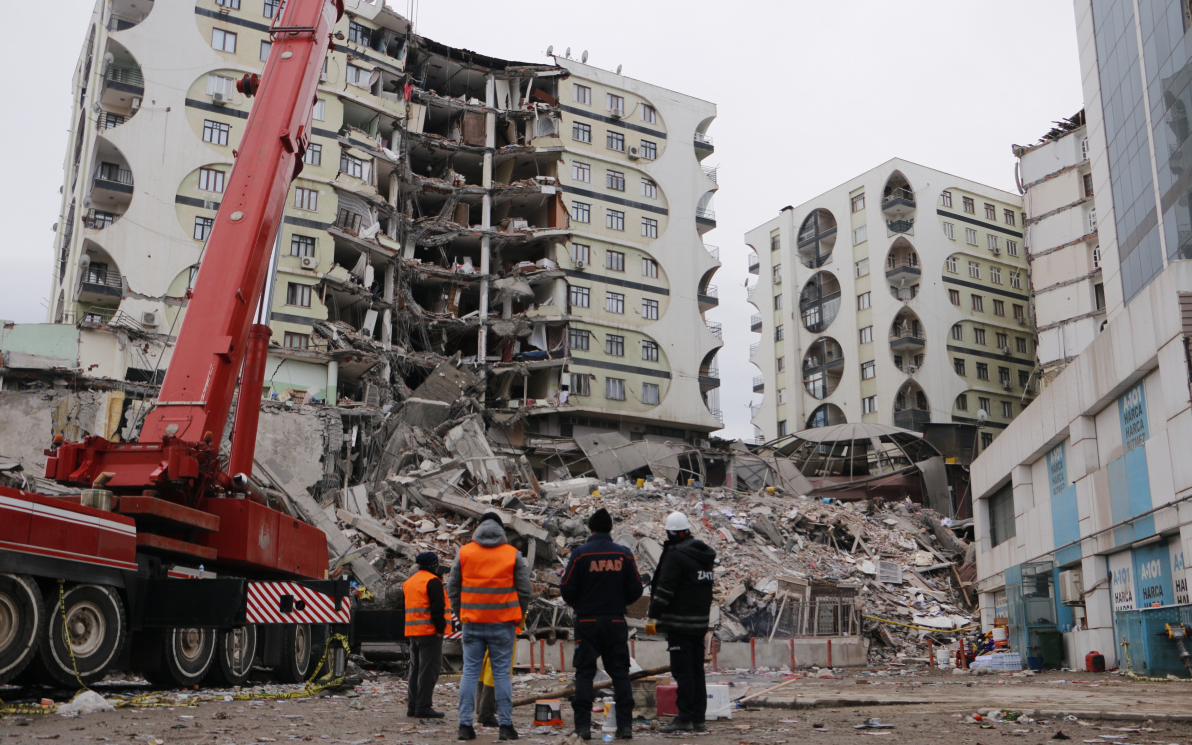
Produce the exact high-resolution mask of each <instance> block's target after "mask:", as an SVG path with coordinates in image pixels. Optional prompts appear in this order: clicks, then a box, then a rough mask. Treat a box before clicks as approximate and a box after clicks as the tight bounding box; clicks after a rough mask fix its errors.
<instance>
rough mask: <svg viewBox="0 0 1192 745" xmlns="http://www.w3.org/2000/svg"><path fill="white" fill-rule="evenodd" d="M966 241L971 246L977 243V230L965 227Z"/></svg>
mask: <svg viewBox="0 0 1192 745" xmlns="http://www.w3.org/2000/svg"><path fill="white" fill-rule="evenodd" d="M964 242H965V243H967V244H969V245H970V246H975V245H977V231H976V230H973V229H972V228H965V229H964Z"/></svg>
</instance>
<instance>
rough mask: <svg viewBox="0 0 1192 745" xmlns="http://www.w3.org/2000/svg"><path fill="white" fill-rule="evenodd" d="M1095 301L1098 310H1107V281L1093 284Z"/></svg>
mask: <svg viewBox="0 0 1192 745" xmlns="http://www.w3.org/2000/svg"><path fill="white" fill-rule="evenodd" d="M1093 302H1094V303H1096V306H1097V310H1105V283H1104V282H1098V283H1097V284H1095V285H1093Z"/></svg>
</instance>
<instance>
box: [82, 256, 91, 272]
mask: <svg viewBox="0 0 1192 745" xmlns="http://www.w3.org/2000/svg"><path fill="white" fill-rule="evenodd" d="M90 264H91V257H90V256H89V255H87V254H83V255H82V256H80V257H79V267H80V268H81V269H86V268H87V267H88V266H89V265H90Z"/></svg>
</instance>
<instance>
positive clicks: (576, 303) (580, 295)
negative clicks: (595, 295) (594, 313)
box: [571, 285, 590, 308]
mask: <svg viewBox="0 0 1192 745" xmlns="http://www.w3.org/2000/svg"><path fill="white" fill-rule="evenodd" d="M589 294H590V290H589V289H588V288H587V287H576V286H575V285H572V286H571V307H573V308H587V307H588V305H589V302H588V296H589Z"/></svg>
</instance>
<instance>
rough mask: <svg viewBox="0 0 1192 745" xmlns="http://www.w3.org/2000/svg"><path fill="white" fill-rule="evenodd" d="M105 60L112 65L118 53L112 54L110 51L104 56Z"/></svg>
mask: <svg viewBox="0 0 1192 745" xmlns="http://www.w3.org/2000/svg"><path fill="white" fill-rule="evenodd" d="M103 61H104V62H107V63H108V64H109V65H110V64H112V63H113V62H115V61H116V55H114V54H112V53H111V52H108V53H107V54H105V55H104V56H103Z"/></svg>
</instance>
